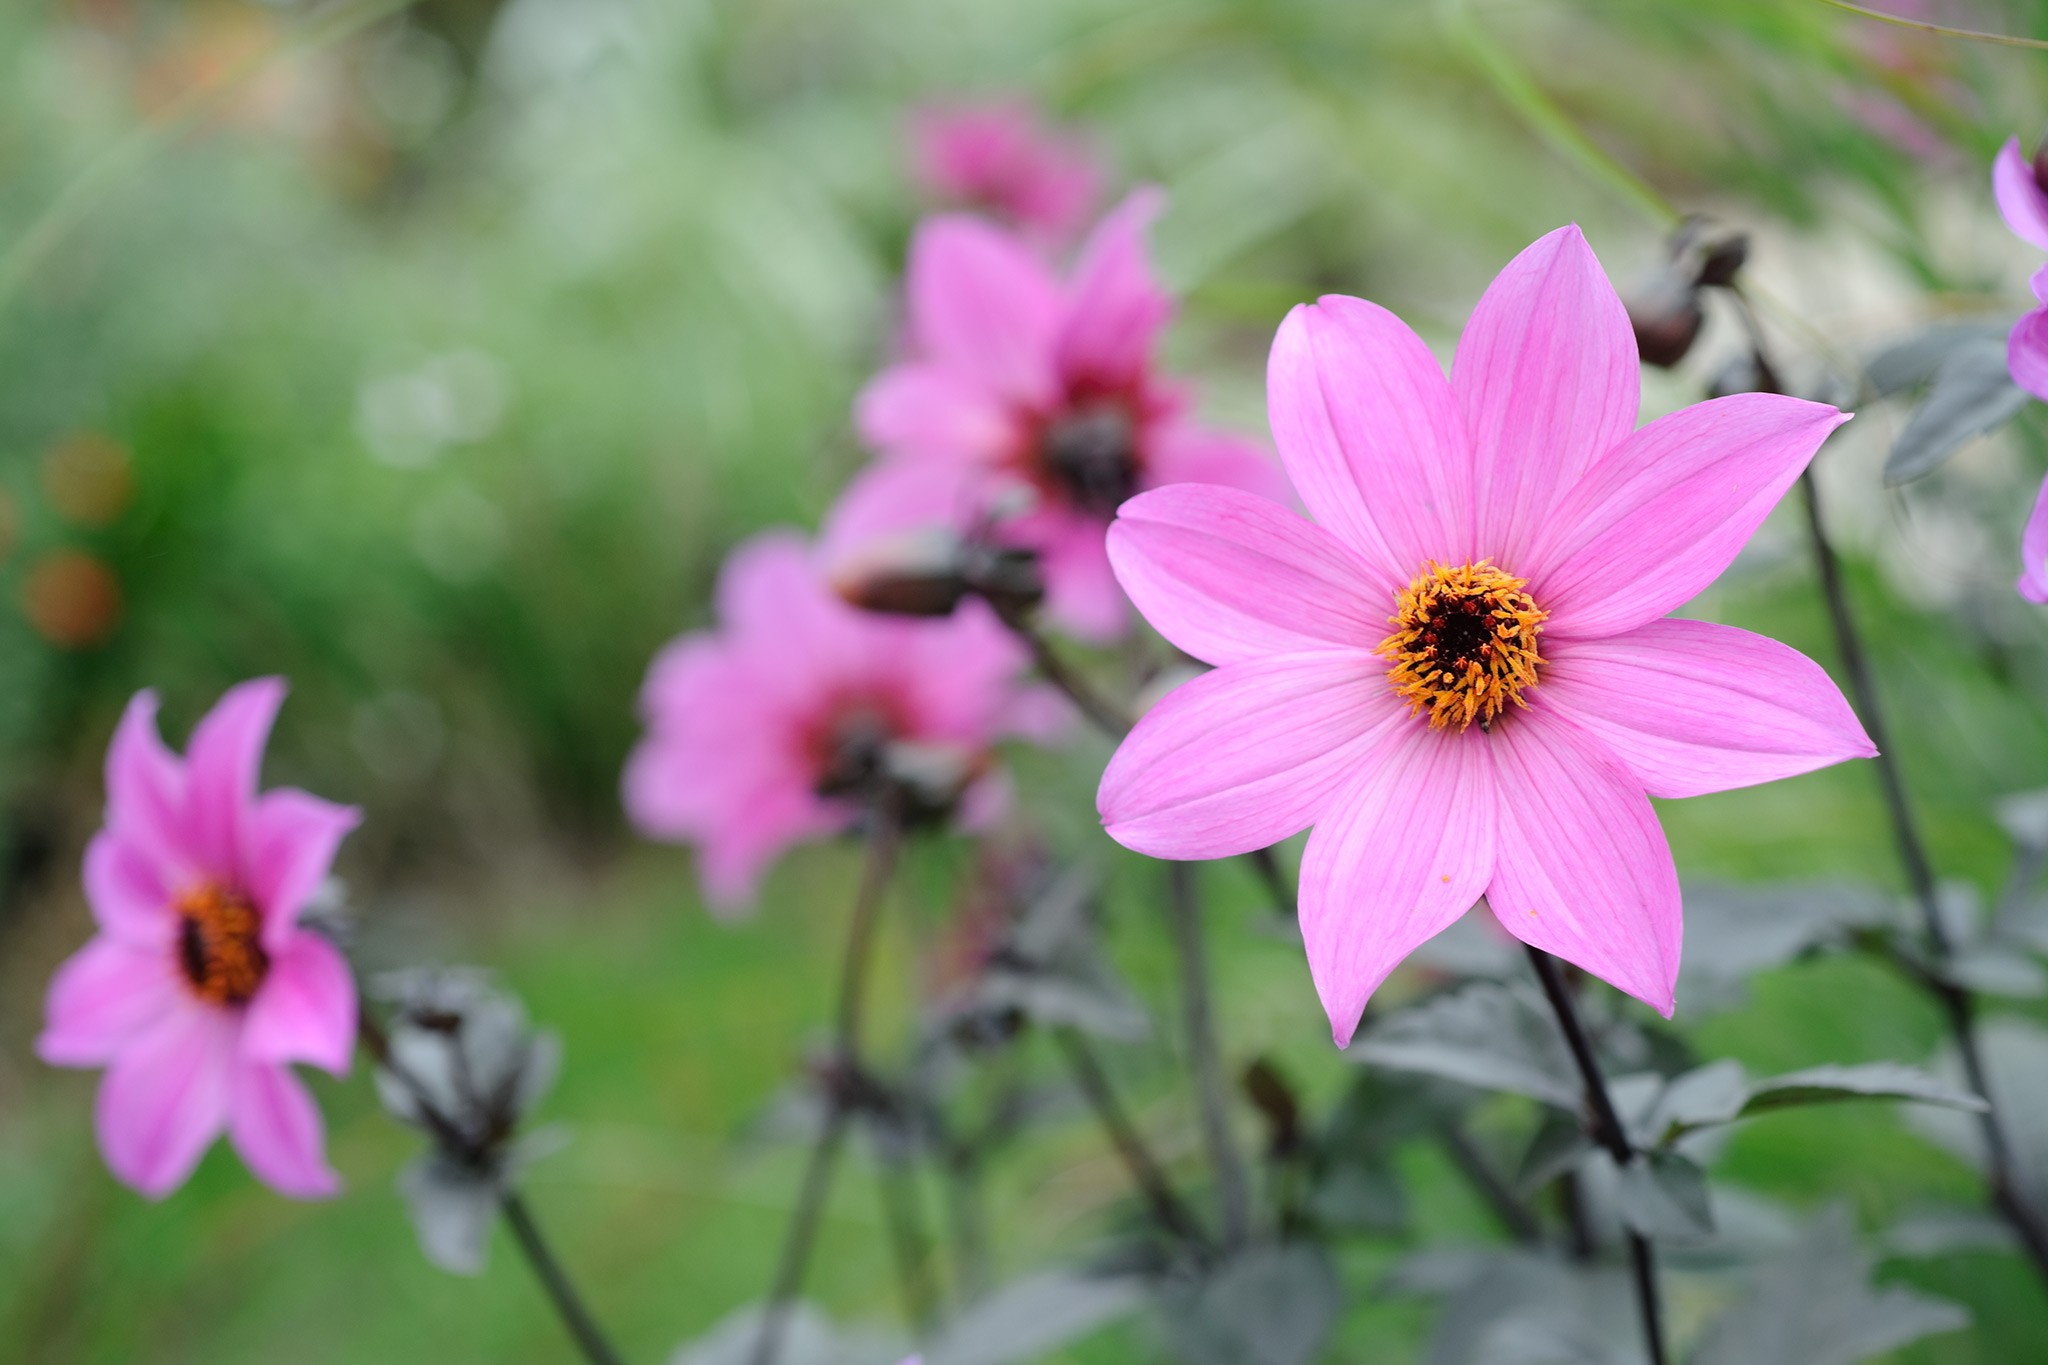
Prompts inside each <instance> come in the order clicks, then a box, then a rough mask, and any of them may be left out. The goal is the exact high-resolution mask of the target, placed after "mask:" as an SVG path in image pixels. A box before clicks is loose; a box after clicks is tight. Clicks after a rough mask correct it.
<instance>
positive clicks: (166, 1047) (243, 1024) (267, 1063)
mask: <svg viewBox="0 0 2048 1365" xmlns="http://www.w3.org/2000/svg"><path fill="white" fill-rule="evenodd" d="M284 692H285V687H284V683H283V681H282V680H280V679H277V678H262V679H258V680H257V681H254V682H246V683H243V684H241V685H240V686H238V687H235V688H233V689H231V690H230V691H229V692H228V694H227V695H226V696H224V697H222V698H221V700H220V703H219V705H217V706H215V707H214V708H213V710H212V711H211V712H210V713H209V714H208V715H207V716H206V718H205V719H204V720H202V721H200V722H199V726H198V728H197V729H195V730H194V731H193V732H192V744H191V748H190V750H189V751H188V753H187V754H186V756H185V758H184V759H182V760H181V759H179V758H178V757H177V756H176V755H175V754H173V753H171V752H170V751H169V750H168V749H166V748H165V747H164V743H163V740H162V739H160V738H158V736H157V729H156V697H155V696H154V695H153V694H152V693H149V692H143V693H141V694H139V695H138V696H137V697H136V698H135V700H133V701H132V702H130V703H129V704H128V710H127V713H126V714H125V715H124V716H123V717H122V718H121V725H120V728H119V729H118V730H117V731H116V732H115V734H114V742H113V744H112V745H111V746H110V747H109V748H108V750H107V822H106V826H105V828H103V829H102V830H101V831H100V832H99V833H98V834H97V835H95V836H94V837H93V840H92V843H91V844H90V845H89V846H88V847H87V848H86V851H85V894H86V900H87V901H88V902H89V903H90V904H91V907H92V913H93V918H94V920H96V921H97V922H98V925H99V933H98V934H97V935H96V936H95V937H94V938H93V940H92V942H90V943H88V944H86V945H85V947H84V948H82V949H80V950H79V952H78V953H77V954H76V955H74V956H73V957H72V958H71V959H70V960H69V961H68V962H66V963H65V964H64V965H63V966H62V967H60V968H58V969H57V975H56V977H55V978H54V979H53V980H52V981H51V982H50V994H49V1000H48V1003H47V1006H46V1022H45V1025H44V1028H43V1033H42V1036H41V1037H40V1038H38V1039H37V1040H36V1051H37V1052H38V1053H39V1054H40V1055H41V1056H42V1058H43V1060H44V1061H47V1062H52V1063H54V1064H56V1065H58V1066H104V1067H105V1068H106V1069H107V1074H106V1077H105V1079H103V1080H102V1081H101V1082H100V1095H99V1106H98V1128H99V1140H100V1149H101V1150H102V1151H103V1152H105V1153H106V1158H107V1165H108V1166H109V1167H111V1168H112V1169H113V1172H114V1174H115V1175H117V1176H119V1177H120V1178H121V1179H122V1180H123V1181H125V1182H127V1183H128V1184H130V1185H132V1186H134V1187H135V1188H136V1189H138V1190H140V1191H142V1192H143V1193H144V1194H146V1195H148V1196H150V1197H151V1198H153V1199H160V1198H162V1197H163V1196H164V1195H166V1194H168V1193H170V1192H171V1191H172V1190H174V1189H176V1188H177V1187H178V1186H179V1185H181V1184H183V1183H184V1181H185V1177H186V1176H188V1175H190V1174H191V1172H192V1168H193V1166H195V1165H196V1164H198V1161H199V1158H200V1156H201V1154H203V1153H204V1152H205V1151H206V1149H207V1148H208V1147H210V1146H211V1145H212V1144H213V1140H214V1139H215V1138H217V1137H219V1136H220V1133H221V1130H222V1129H223V1128H225V1129H226V1130H227V1134H228V1138H229V1140H230V1141H231V1142H232V1143H233V1144H234V1147H235V1150H236V1151H237V1152H239V1153H240V1154H241V1157H242V1160H243V1161H245V1162H247V1163H248V1166H249V1169H250V1170H252V1171H254V1172H255V1173H256V1174H257V1176H258V1177H259V1178H261V1179H262V1180H264V1181H266V1182H267V1183H269V1184H270V1185H272V1186H274V1187H275V1188H276V1189H278V1190H279V1191H281V1192H283V1193H285V1194H288V1195H292V1196H295V1197H297V1198H301V1199H311V1198H317V1197H319V1196H322V1195H329V1194H332V1193H334V1192H335V1190H336V1189H337V1188H339V1182H338V1180H337V1179H336V1177H335V1174H334V1172H333V1170H332V1169H331V1168H329V1166H328V1164H327V1156H326V1150H325V1147H326V1143H325V1137H324V1134H323V1132H322V1129H321V1123H320V1111H319V1109H318V1108H316V1107H315V1105H314V1103H313V1099H312V1096H311V1095H309V1094H307V1092H306V1088H305V1085H304V1084H303V1083H302V1082H300V1080H299V1079H298V1078H297V1077H296V1076H294V1075H293V1074H292V1069H291V1065H290V1064H291V1063H293V1062H306V1063H309V1064H311V1065H313V1066H317V1067H321V1068H323V1069H325V1070H327V1071H331V1072H334V1073H335V1074H337V1075H338V1074H340V1073H342V1072H344V1071H346V1070H347V1069H348V1065H349V1057H350V1054H351V1052H352V1051H353V1049H354V1045H355V1035H356V990H355V981H354V979H353V978H352V977H351V976H350V974H349V969H348V963H347V962H346V961H345V960H343V958H342V956H341V954H340V952H339V951H337V950H336V949H335V947H334V945H333V944H332V943H329V942H328V941H327V940H326V939H325V938H322V937H321V936H320V935H318V934H315V933H312V932H309V931H307V930H305V929H302V928H300V927H299V923H298V916H299V911H300V909H301V908H302V907H304V905H305V904H306V901H307V899H308V898H309V897H311V896H312V894H313V892H314V890H315V889H316V888H318V887H319V885H320V883H321V882H322V881H323V880H324V879H325V878H326V876H327V871H328V867H329V866H330V865H331V864H332V863H333V861H334V852H335V849H336V848H337V847H338V846H339V845H340V843H341V840H342V837H343V836H344V835H346V834H347V833H348V832H349V831H350V830H351V829H354V828H355V825H356V821H357V818H358V816H357V812H356V811H354V810H353V809H350V808H349V807H346V806H337V805H334V804H333V803H331V802H328V801H323V800H321V799H320V798H318V797H316V796H309V795H307V794H306V793H305V792H302V791H294V790H291V789H288V788H286V789H279V790H275V791H268V792H261V793H259V792H258V791H257V790H256V776H257V769H258V768H259V767H260V766H261V764H262V761H263V746H264V742H265V741H266V739H267V738H268V737H269V734H270V723H271V720H272V719H273V718H274V717H275V716H276V715H277V708H278V705H279V703H281V702H282V701H283V700H284Z"/></svg>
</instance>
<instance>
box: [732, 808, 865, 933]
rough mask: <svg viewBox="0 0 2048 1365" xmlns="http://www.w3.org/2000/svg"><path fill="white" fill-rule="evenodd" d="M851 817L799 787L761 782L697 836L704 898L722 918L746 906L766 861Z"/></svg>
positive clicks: (837, 827) (847, 811) (840, 825)
mask: <svg viewBox="0 0 2048 1365" xmlns="http://www.w3.org/2000/svg"><path fill="white" fill-rule="evenodd" d="M851 817H852V809H851V807H845V806H840V805H838V804H836V803H830V802H825V801H821V800H819V799H818V798H817V797H816V796H813V795H812V794H811V793H810V791H809V790H807V789H805V788H800V787H794V786H773V787H763V788H761V789H759V790H758V791H756V792H754V793H752V794H751V795H745V796H741V797H740V798H739V799H738V800H737V801H735V803H734V804H733V806H732V807H731V809H730V812H729V814H727V815H726V816H725V817H724V818H722V819H721V820H719V821H718V822H717V823H716V824H714V825H712V826H711V827H710V828H707V829H705V830H703V831H701V833H700V834H699V835H698V838H697V879H698V882H699V883H700V885H701V887H702V889H703V892H704V899H705V902H706V904H707V905H708V907H709V908H710V910H711V911H712V913H714V914H716V915H719V916H721V917H724V918H731V917H732V916H734V915H736V914H738V913H740V912H741V911H743V910H745V909H747V908H748V907H749V906H751V905H752V904H753V900H754V894H755V892H756V890H757V889H758V888H759V886H760V881H761V875H762V873H764V872H765V871H767V868H768V864H770V863H771V862H773V861H775V859H776V858H777V857H779V856H780V855H781V854H782V853H784V852H786V851H787V850H788V849H790V848H792V847H794V846H795V845H797V844H801V843H806V842H808V841H810V840H812V839H820V838H823V837H825V836H826V835H828V834H832V833H834V832H836V831H837V830H840V829H842V828H844V827H845V826H846V825H847V823H848V822H849V820H850V819H851Z"/></svg>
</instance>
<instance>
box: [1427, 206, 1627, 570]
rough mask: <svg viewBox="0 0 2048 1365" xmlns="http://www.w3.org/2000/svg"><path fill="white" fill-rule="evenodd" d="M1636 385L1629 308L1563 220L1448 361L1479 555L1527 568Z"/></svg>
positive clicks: (1606, 444)
mask: <svg viewBox="0 0 2048 1365" xmlns="http://www.w3.org/2000/svg"><path fill="white" fill-rule="evenodd" d="M1640 388H1641V378H1640V371H1639V366H1638V362H1637V359H1636V338H1635V330H1634V328H1632V327H1631V326H1630V325H1629V320H1628V310H1627V309H1626V308H1624V307H1623V306H1622V303H1621V299H1620V298H1619V297H1618V296H1616V294H1615V292H1614V286H1613V285H1612V284H1610V283H1608V280H1607V274H1606V272H1605V271H1603V270H1602V269H1601V268H1600V262H1599V261H1598V259H1596V258H1595V257H1594V255H1593V249H1592V248H1591V247H1589V246H1587V245H1586V238H1585V235H1584V234H1583V233H1581V232H1580V231H1579V229H1578V227H1577V226H1576V225H1572V226H1569V227H1561V228H1558V229H1557V230H1556V231H1554V232H1551V233H1548V234H1546V235H1545V236H1543V237H1541V238H1538V239H1537V240H1536V241H1535V242H1533V243H1532V244H1530V245H1529V246H1528V247H1526V248H1524V249H1523V251H1522V253H1521V254H1520V255H1519V256H1517V257H1515V259H1514V260H1512V261H1510V262H1509V263H1508V265H1507V268H1506V269H1505V270H1503V271H1501V272H1500V275H1499V276H1498V277H1497V278H1495V280H1494V282H1493V283H1492V284H1491V285H1489V286H1488V287H1487V290H1486V293H1485V294H1484V295H1483V296H1482V297H1481V298H1480V300H1479V305H1478V307H1476V308H1474V309H1473V310H1472V317H1471V319H1470V320H1469V321H1468V322H1467V323H1466V324H1465V331H1464V334H1463V335H1462V336H1460V337H1459V338H1458V354H1457V357H1456V359H1455V360H1454V361H1453V362H1452V365H1451V389H1452V391H1453V392H1454V393H1455V394H1456V395H1457V399H1458V407H1459V410H1460V411H1461V412H1462V413H1463V414H1464V419H1465V432H1466V437H1467V439H1468V440H1470V442H1471V444H1472V452H1473V459H1474V462H1475V466H1476V473H1475V482H1474V490H1473V491H1474V498H1475V504H1474V514H1475V529H1476V532H1477V542H1478V547H1479V548H1478V554H1480V555H1486V556H1491V557H1492V558H1493V560H1494V562H1495V563H1497V564H1501V565H1503V566H1506V567H1509V568H1513V569H1514V570H1515V572H1517V573H1520V572H1524V570H1522V569H1520V568H1516V567H1515V566H1518V565H1521V564H1523V563H1525V562H1526V561H1525V559H1524V556H1525V555H1526V554H1527V553H1528V550H1529V547H1530V546H1531V545H1532V544H1533V543H1534V542H1535V540H1536V539H1537V537H1538V536H1539V535H1540V534H1541V532H1542V530H1543V528H1544V526H1545V525H1546V523H1547V521H1548V518H1549V516H1550V512H1551V509H1552V508H1553V507H1555V506H1556V505H1557V503H1558V501H1559V499H1560V498H1561V497H1562V496H1563V494H1564V491H1565V490H1566V489H1568V488H1570V487H1571V486H1572V485H1573V484H1574V483H1575V482H1577V480H1578V478H1579V476H1580V475H1581V474H1582V473H1584V472H1585V471H1586V470H1587V469H1589V468H1590V467H1591V466H1592V465H1593V463H1594V461H1596V460H1598V459H1600V458H1601V457H1602V456H1604V455H1606V454H1607V453H1608V451H1610V450H1612V449H1613V448H1614V447H1615V446H1616V445H1618V444H1620V443H1621V442H1622V441H1623V440H1624V439H1626V438H1627V436H1628V434H1629V433H1630V432H1631V431H1633V430H1634V429H1635V425H1636V408H1637V403H1638V398H1639V391H1640ZM1458 558H1460V559H1462V558H1464V556H1462V555H1460V556H1458Z"/></svg>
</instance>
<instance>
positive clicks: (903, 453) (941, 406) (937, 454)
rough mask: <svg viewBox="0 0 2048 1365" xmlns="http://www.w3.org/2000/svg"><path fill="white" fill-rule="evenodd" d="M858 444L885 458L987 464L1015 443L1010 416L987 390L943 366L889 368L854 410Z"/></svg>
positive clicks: (916, 364) (923, 364) (925, 364)
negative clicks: (858, 436)
mask: <svg viewBox="0 0 2048 1365" xmlns="http://www.w3.org/2000/svg"><path fill="white" fill-rule="evenodd" d="M854 424H855V425H856V426H857V427H859V428H860V435H861V439H862V440H863V441H865V442H867V444H868V445H870V446H872V447H874V448H875V449H876V450H878V451H880V452H881V453H882V454H884V455H894V456H900V457H903V458H906V459H914V460H920V461H926V460H928V461H933V462H940V461H944V462H947V463H952V464H959V463H970V464H972V463H981V464H985V463H990V462H993V461H995V460H998V459H1000V458H1001V457H1002V455H1003V454H1004V452H1005V451H1007V450H1008V449H1009V448H1010V446H1011V445H1012V444H1013V443H1014V442H1015V441H1017V440H1018V439H1019V437H1018V428H1017V422H1016V417H1015V414H1014V410H1013V409H1011V408H1009V407H1008V406H1006V405H1005V404H1004V403H1003V402H1002V401H1001V399H1000V398H998V397H997V395H996V394H995V393H994V392H993V391H992V390H990V389H988V388H986V387H984V386H982V385H980V384H978V383H974V382H972V381H971V380H970V379H969V378H968V377H967V376H964V375H962V374H961V373H960V372H959V371H957V370H953V369H949V368H948V367H946V366H945V365H939V364H932V363H930V362H927V361H916V362H910V363H907V364H902V365H893V366H891V367H890V368H888V369H886V370H884V371H882V373H880V374H879V375H877V376H875V378H874V379H873V380H872V381H871V382H870V383H869V384H868V386H867V387H866V388H865V389H862V390H861V394H860V398H859V399H858V400H857V401H856V403H855V405H854Z"/></svg>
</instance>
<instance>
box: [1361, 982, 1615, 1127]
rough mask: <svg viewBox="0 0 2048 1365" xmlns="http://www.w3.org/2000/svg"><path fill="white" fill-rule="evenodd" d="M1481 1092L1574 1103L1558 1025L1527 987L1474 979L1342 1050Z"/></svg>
mask: <svg viewBox="0 0 2048 1365" xmlns="http://www.w3.org/2000/svg"><path fill="white" fill-rule="evenodd" d="M1346 1055H1347V1056H1349V1057H1352V1058H1354V1059H1356V1060H1358V1061H1363V1062H1373V1063H1376V1064H1378V1065H1380V1066H1390V1067H1394V1068H1396V1069H1398V1070H1402V1071H1416V1072H1421V1073H1422V1074H1424V1075H1429V1076H1438V1077H1441V1078H1443V1079H1444V1080H1449V1081H1457V1082H1458V1083H1460V1084H1462V1085H1469V1086H1474V1087H1477V1088H1478V1089H1481V1090H1504V1091H1506V1092H1508V1093H1509V1094H1514V1095H1527V1096H1528V1097H1529V1098H1530V1099H1533V1100H1541V1101H1543V1102H1544V1103H1545V1104H1554V1105H1557V1106H1558V1107H1559V1108H1563V1109H1576V1108H1577V1107H1578V1104H1579V1080H1578V1073H1577V1071H1575V1070H1574V1069H1573V1066H1572V1059H1571V1052H1570V1050H1569V1049H1568V1048H1567V1047H1566V1046H1565V1041H1564V1037H1563V1035H1562V1034H1560V1033H1559V1032H1558V1030H1557V1024H1556V1023H1555V1021H1553V1020H1552V1019H1551V1017H1550V1013H1549V1011H1547V1010H1545V1009H1544V1008H1543V1007H1542V1006H1541V1005H1540V1004H1538V1003H1537V1002H1536V1000H1535V999H1534V998H1533V997H1532V996H1531V995H1530V994H1529V993H1528V992H1526V991H1524V990H1522V989H1521V988H1519V987H1511V986H1505V985H1501V984H1499V983H1496V982H1491V981H1484V982H1476V983H1474V984H1472V985H1469V986H1465V987H1463V988H1461V989H1459V990H1456V991H1453V992H1450V993H1449V994H1446V995H1440V996H1437V997H1436V998H1435V999H1433V1000H1429V1001H1427V1002H1425V1003H1423V1004H1420V1005H1416V1006H1414V1007H1413V1008H1410V1009H1405V1010H1402V1011H1400V1012H1399V1013H1396V1014H1390V1015H1388V1016H1386V1017H1385V1018H1383V1019H1380V1020H1378V1021H1377V1022H1375V1023H1374V1024H1372V1025H1371V1026H1370V1027H1369V1028H1368V1029H1367V1030H1366V1031H1365V1032H1364V1033H1363V1034H1361V1035H1360V1036H1359V1038H1358V1039H1357V1040H1356V1041H1354V1042H1353V1043H1352V1045H1351V1048H1350V1050H1349V1051H1348V1052H1347V1054H1346Z"/></svg>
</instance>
